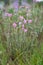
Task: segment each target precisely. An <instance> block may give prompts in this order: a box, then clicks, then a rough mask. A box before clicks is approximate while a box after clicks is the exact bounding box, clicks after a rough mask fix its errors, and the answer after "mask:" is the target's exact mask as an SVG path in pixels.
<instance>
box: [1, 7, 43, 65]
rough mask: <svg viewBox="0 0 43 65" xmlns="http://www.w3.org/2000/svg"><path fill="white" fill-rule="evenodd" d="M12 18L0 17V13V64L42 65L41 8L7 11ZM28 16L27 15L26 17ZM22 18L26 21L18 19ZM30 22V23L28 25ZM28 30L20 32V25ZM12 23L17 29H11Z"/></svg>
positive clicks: (42, 14) (42, 30) (42, 22)
mask: <svg viewBox="0 0 43 65" xmlns="http://www.w3.org/2000/svg"><path fill="white" fill-rule="evenodd" d="M7 12H8V13H10V14H12V16H11V17H10V16H4V17H3V16H2V14H3V12H2V11H0V15H1V16H0V63H1V65H43V8H42V7H40V8H39V7H36V6H33V8H31V9H30V10H29V9H28V7H27V8H26V6H25V7H23V8H22V7H21V8H19V10H18V12H15V11H14V10H13V9H8V11H7ZM27 14H28V15H27ZM20 16H23V18H24V19H26V20H27V23H26V24H24V23H23V22H24V20H21V19H20ZM28 20H32V23H28ZM19 22H22V24H24V27H25V28H26V29H27V30H28V31H27V32H24V31H23V30H22V24H20V25H19ZM13 23H16V24H17V27H16V28H15V27H13Z"/></svg>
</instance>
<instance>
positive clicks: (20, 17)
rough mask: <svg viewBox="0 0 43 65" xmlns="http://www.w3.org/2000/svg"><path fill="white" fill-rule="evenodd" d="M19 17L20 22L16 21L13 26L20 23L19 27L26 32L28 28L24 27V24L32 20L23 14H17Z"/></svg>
mask: <svg viewBox="0 0 43 65" xmlns="http://www.w3.org/2000/svg"><path fill="white" fill-rule="evenodd" d="M19 19H20V20H21V22H19V23H18V24H17V23H16V22H14V23H13V27H14V28H16V27H17V25H21V29H22V30H23V31H24V32H27V31H28V29H27V28H25V25H26V24H27V23H28V24H30V23H32V20H31V19H30V20H26V19H25V18H24V17H23V16H19Z"/></svg>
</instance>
